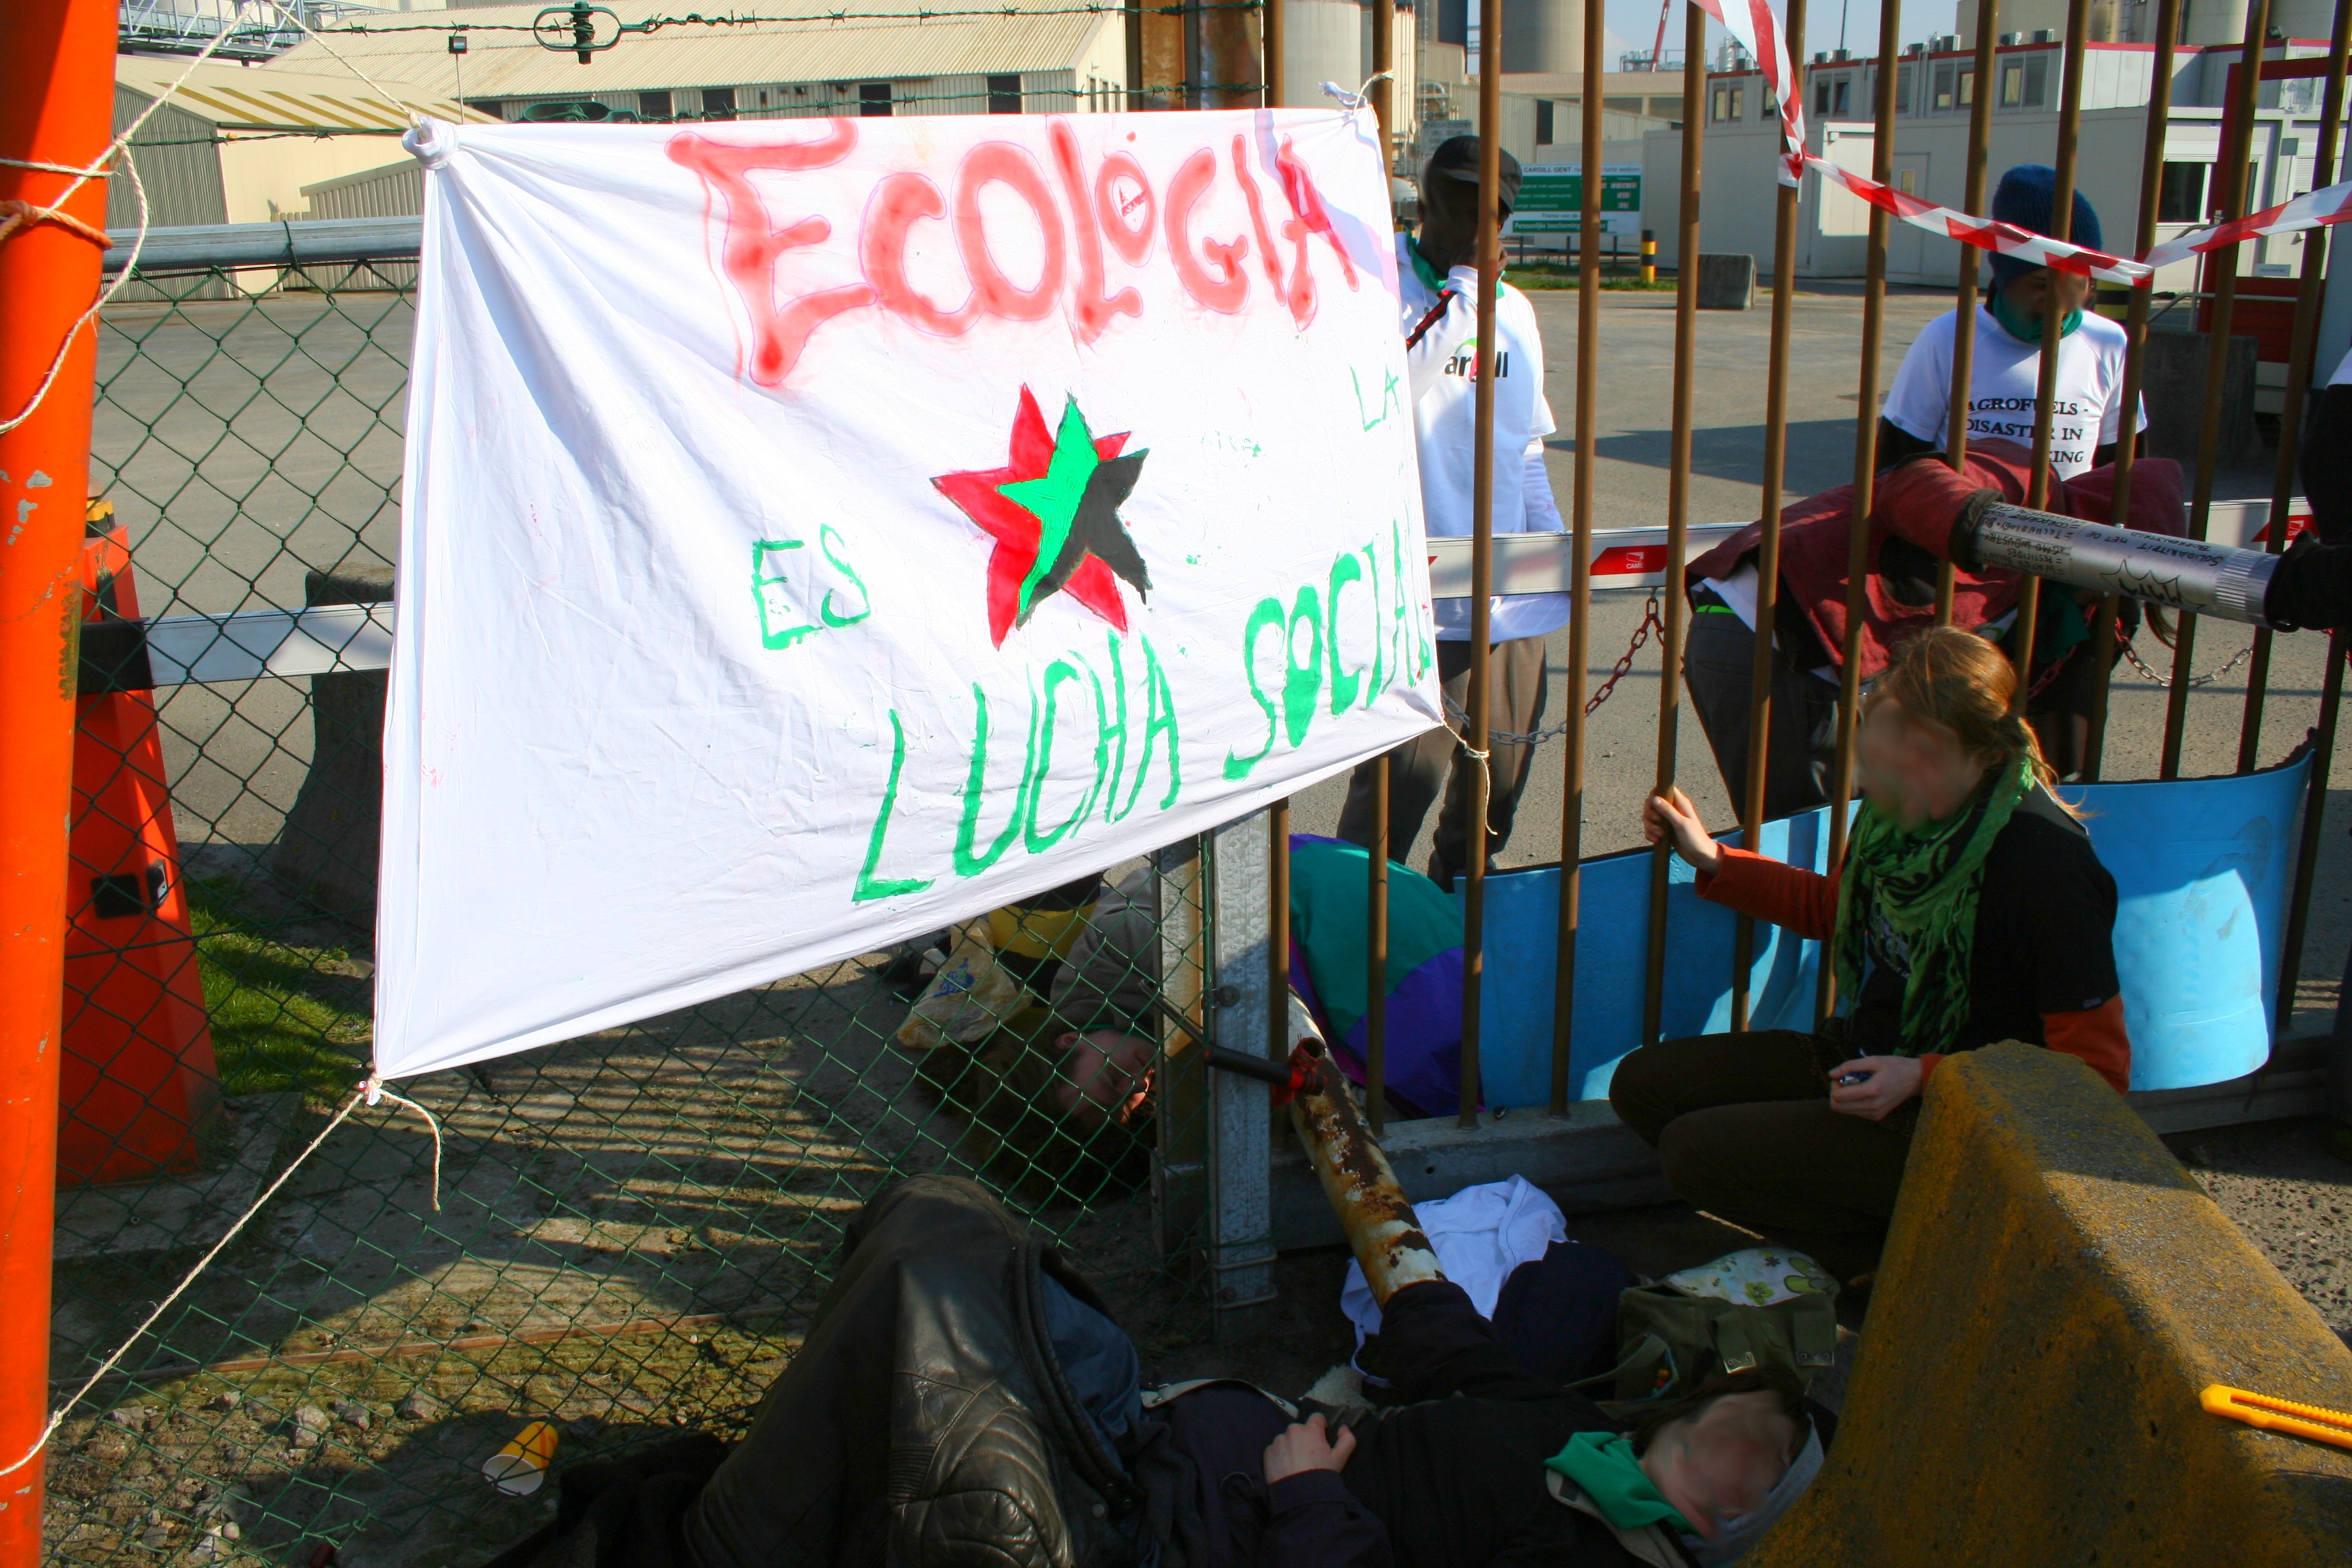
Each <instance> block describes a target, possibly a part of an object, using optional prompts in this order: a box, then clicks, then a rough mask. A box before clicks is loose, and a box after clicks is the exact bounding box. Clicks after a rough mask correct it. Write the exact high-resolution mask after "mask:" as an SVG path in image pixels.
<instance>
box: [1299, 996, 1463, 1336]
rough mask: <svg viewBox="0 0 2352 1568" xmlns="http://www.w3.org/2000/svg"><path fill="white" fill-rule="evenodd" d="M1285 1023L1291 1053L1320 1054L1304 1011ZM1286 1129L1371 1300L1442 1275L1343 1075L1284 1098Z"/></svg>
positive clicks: (1319, 1039)
mask: <svg viewBox="0 0 2352 1568" xmlns="http://www.w3.org/2000/svg"><path fill="white" fill-rule="evenodd" d="M1291 1023H1292V1026H1293V1031H1294V1033H1293V1038H1295V1039H1296V1040H1297V1042H1298V1044H1297V1049H1299V1050H1300V1051H1305V1052H1310V1053H1312V1054H1314V1055H1316V1056H1323V1055H1324V1054H1325V1053H1324V1047H1323V1039H1322V1037H1321V1035H1320V1034H1319V1033H1318V1031H1317V1030H1316V1028H1315V1025H1314V1020H1312V1019H1311V1018H1309V1017H1308V1016H1307V1009H1306V1008H1305V1007H1303V1006H1298V1005H1293V1007H1292V1010H1291ZM1290 1125H1291V1126H1292V1127H1293V1128H1295V1129H1296V1130H1297V1133H1298V1142H1299V1144H1300V1146H1301V1147H1302V1148H1304V1149H1305V1150H1306V1151H1307V1160H1308V1162H1309V1163H1312V1164H1313V1165H1314V1167H1315V1175H1316V1179H1317V1180H1318V1181H1320V1182H1321V1183H1322V1184H1323V1195H1324V1196H1325V1197H1327V1198H1328V1199H1329V1200H1330V1201H1331V1210H1332V1212H1333V1213H1334V1214H1336V1215H1339V1225H1340V1228H1342V1229H1343V1230H1345V1231H1346V1232H1347V1233H1348V1246H1349V1248H1350V1249H1351V1250H1352V1251H1353V1252H1354V1253H1355V1255H1356V1261H1357V1263H1358V1264H1360V1265H1361V1266H1362V1268H1363V1270H1364V1282H1365V1283H1366V1284H1368V1285H1370V1287H1371V1288H1372V1300H1373V1301H1374V1302H1375V1303H1377V1304H1379V1305H1381V1306H1383V1307H1385V1306H1387V1305H1388V1301H1389V1298H1390V1297H1391V1296H1393V1295H1395V1294H1396V1293H1397V1292H1398V1291H1400V1290H1402V1289H1404V1288H1405V1287H1406V1286H1408V1285H1418V1284H1420V1283H1421V1282H1422V1281H1423V1280H1424V1279H1444V1278H1445V1275H1444V1271H1443V1270H1442V1269H1440V1268H1438V1266H1437V1253H1436V1251H1435V1250H1434V1249H1433V1248H1432V1247H1431V1246H1430V1245H1429V1237H1427V1236H1426V1235H1424V1234H1423V1231H1422V1228H1421V1221H1420V1220H1419V1219H1418V1218H1416V1217H1415V1216H1414V1215H1413V1212H1412V1204H1411V1203H1410V1202H1409V1201H1407V1199H1406V1197H1405V1195H1404V1188H1403V1186H1402V1184H1400V1183H1399V1182H1398V1181H1397V1177H1396V1171H1395V1169H1394V1168H1393V1167H1392V1166H1391V1165H1390V1164H1389V1157H1388V1156H1387V1155H1386V1154H1384V1153H1382V1152H1381V1143H1380V1140H1379V1139H1378V1138H1375V1137H1374V1136H1373V1135H1372V1130H1371V1129H1370V1127H1369V1126H1367V1125H1366V1124H1365V1122H1364V1118H1363V1113H1362V1112H1361V1111H1360V1110H1357V1109H1356V1097H1355V1096H1354V1095H1352V1094H1350V1093H1349V1091H1348V1080H1347V1079H1346V1078H1345V1077H1343V1076H1342V1075H1340V1074H1339V1073H1338V1072H1325V1073H1323V1074H1322V1075H1321V1078H1320V1082H1319V1083H1318V1085H1317V1087H1316V1088H1315V1089H1312V1090H1308V1089H1301V1090H1300V1091H1299V1092H1298V1093H1297V1095H1296V1096H1294V1097H1293V1098H1292V1100H1291V1101H1290Z"/></svg>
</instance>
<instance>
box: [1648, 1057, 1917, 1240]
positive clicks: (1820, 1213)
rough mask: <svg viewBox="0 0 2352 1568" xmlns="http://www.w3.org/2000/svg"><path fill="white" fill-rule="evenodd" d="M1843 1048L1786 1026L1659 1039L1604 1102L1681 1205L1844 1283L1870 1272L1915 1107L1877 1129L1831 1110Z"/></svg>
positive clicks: (1891, 1207)
mask: <svg viewBox="0 0 2352 1568" xmlns="http://www.w3.org/2000/svg"><path fill="white" fill-rule="evenodd" d="M1841 1054H1842V1053H1841V1052H1840V1051H1839V1049H1838V1047H1835V1046H1834V1045H1832V1044H1831V1043H1830V1042H1828V1041H1826V1040H1823V1039H1821V1038H1820V1037H1816V1036H1813V1035H1801V1034H1797V1033H1795V1032H1794V1031H1792V1030H1787V1029H1770V1030H1763V1031H1759V1032H1755V1033H1750V1034H1741V1035H1705V1036H1700V1037H1696V1038H1695V1039H1687V1040H1662V1041H1660V1042H1659V1043H1658V1044H1656V1045H1654V1046H1644V1047H1642V1048H1641V1049H1639V1050H1637V1051H1635V1052H1633V1054H1632V1055H1630V1056H1628V1057H1626V1058H1624V1059H1623V1060H1622V1061H1621V1062H1619V1063H1618V1064H1617V1071H1616V1075H1615V1077H1614V1078H1613V1079H1612V1081H1611V1083H1610V1086H1609V1103H1610V1104H1611V1105H1612V1106H1613V1107H1614V1108H1615V1109H1616V1111H1617V1115H1618V1118H1619V1120H1621V1121H1623V1122H1624V1123H1625V1125H1626V1126H1628V1127H1631V1128H1632V1129H1633V1131H1635V1132H1637V1133H1639V1134H1641V1136H1642V1137H1643V1140H1645V1141H1646V1142H1650V1143H1652V1144H1654V1145H1655V1146H1656V1148H1657V1151H1658V1153H1659V1155H1660V1156H1661V1157H1662V1158H1663V1159H1664V1163H1665V1168H1666V1180H1667V1182H1668V1183H1669V1184H1672V1185H1673V1187H1674V1189H1675V1192H1676V1193H1677V1194H1680V1195H1681V1196H1682V1197H1683V1198H1684V1200H1685V1201H1686V1202H1688V1203H1690V1204H1691V1205H1694V1206H1696V1207H1698V1208H1702V1209H1705V1210H1706V1212H1707V1213H1709V1214H1711V1215H1715V1216H1717V1218H1719V1219H1727V1220H1729V1221H1730V1222H1731V1223H1732V1224H1734V1225H1738V1226H1746V1227H1747V1228H1748V1229H1749V1230H1753V1231H1759V1232H1761V1233H1762V1234H1763V1235H1765V1236H1767V1237H1770V1238H1771V1239H1772V1240H1774V1241H1776V1242H1778V1243H1780V1245H1781V1246H1783V1247H1794V1248H1795V1249H1796V1250H1798V1251H1800V1252H1804V1253H1810V1254H1811V1256H1812V1257H1813V1258H1814V1259H1815V1260H1816V1261H1818V1262H1819V1263H1820V1264H1821V1265H1822V1267H1823V1268H1827V1269H1828V1270H1829V1271H1830V1272H1831V1273H1832V1274H1833V1275H1835V1276H1836V1277H1837V1278H1838V1279H1844V1280H1850V1279H1853V1278H1855V1277H1856V1276H1858V1275H1862V1274H1866V1273H1869V1272H1870V1271H1871V1270H1873V1269H1874V1268H1877V1266H1878V1252H1879V1248H1880V1247H1882V1246H1884V1245H1885V1241H1886V1222H1887V1220H1888V1219H1889V1218H1890V1217H1891V1216H1892V1215H1894V1213H1895V1193H1896V1191H1897V1190H1898V1189H1899V1188H1900V1187H1901V1186H1902V1184H1903V1163H1904V1161H1905V1160H1906V1158H1908V1157H1909V1155H1910V1152H1911V1132H1912V1129H1913V1128H1914V1127H1916V1125H1917V1123H1918V1103H1919V1102H1918V1101H1917V1100H1911V1101H1909V1102H1907V1103H1906V1104H1905V1105H1902V1106H1900V1107H1898V1108H1896V1110H1895V1112H1894V1113H1893V1114H1892V1115H1890V1116H1888V1117H1887V1118H1886V1120H1885V1121H1867V1120H1865V1119H1864V1118H1862V1117H1859V1116H1848V1115H1845V1114H1843V1112H1841V1111H1836V1110H1831V1109H1830V1100H1829V1092H1830V1090H1829V1079H1828V1078H1827V1076H1826V1073H1825V1071H1824V1069H1825V1068H1830V1067H1832V1066H1834V1065H1835V1064H1836V1063H1837V1061H1838V1059H1839V1058H1840V1056H1841Z"/></svg>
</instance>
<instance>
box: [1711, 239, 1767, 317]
mask: <svg viewBox="0 0 2352 1568" xmlns="http://www.w3.org/2000/svg"><path fill="white" fill-rule="evenodd" d="M1755 303H1756V258H1754V257H1752V256H1708V255H1706V254H1704V253H1702V254H1701V255H1700V257H1699V258H1698V308H1699V309H1700V310H1748V309H1749V308H1750V307H1752V306H1753V305H1754V304H1755Z"/></svg>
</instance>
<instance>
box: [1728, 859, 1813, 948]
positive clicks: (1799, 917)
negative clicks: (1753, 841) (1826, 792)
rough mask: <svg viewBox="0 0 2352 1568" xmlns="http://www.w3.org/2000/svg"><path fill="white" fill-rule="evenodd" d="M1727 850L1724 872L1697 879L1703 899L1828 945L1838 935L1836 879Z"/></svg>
mask: <svg viewBox="0 0 2352 1568" xmlns="http://www.w3.org/2000/svg"><path fill="white" fill-rule="evenodd" d="M1722 848H1723V862H1722V866H1721V868H1719V869H1717V870H1716V871H1714V872H1712V873H1709V872H1706V871H1702V872H1700V873H1699V875H1698V896H1699V897H1700V898H1702V899H1706V900H1709V901H1710V902H1713V903H1717V904H1722V905H1724V906H1725V907H1726V908H1728V909H1734V910H1738V911H1739V912H1740V913H1741V914H1743V915H1753V916H1755V917H1756V918H1757V919H1758V920H1759V921H1770V922H1771V923H1772V924H1774V925H1776V926H1780V927H1781V928H1782V929H1784V930H1787V931H1794V932H1796V933H1797V935H1799V936H1801V937H1811V938H1813V939H1815V940H1817V941H1823V942H1825V941H1827V940H1828V939H1829V938H1830V937H1831V935H1832V934H1833V933H1834V932H1835V931H1836V930H1837V889H1838V884H1837V879H1836V878H1835V877H1824V876H1822V874H1821V873H1820V872H1819V871H1808V870H1806V869H1804V868H1802V867H1800V866H1790V865H1788V864H1786V863H1784V862H1782V861H1779V860H1774V859H1770V858H1767V857H1765V856H1762V855H1758V854H1756V853H1754V852H1753V851H1750V850H1747V849H1734V848H1732V847H1730V846H1729V845H1725V846H1723V847H1722Z"/></svg>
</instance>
